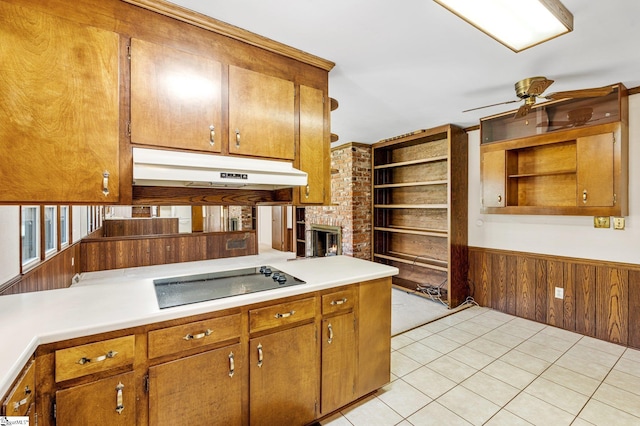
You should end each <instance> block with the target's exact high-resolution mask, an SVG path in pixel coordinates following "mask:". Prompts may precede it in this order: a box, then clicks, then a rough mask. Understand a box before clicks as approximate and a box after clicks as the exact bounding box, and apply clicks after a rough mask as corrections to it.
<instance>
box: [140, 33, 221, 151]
mask: <svg viewBox="0 0 640 426" xmlns="http://www.w3.org/2000/svg"><path fill="white" fill-rule="evenodd" d="M221 92H222V64H220V62H217V61H214V60H213V59H209V58H205V57H202V56H197V55H193V54H191V53H187V52H183V51H181V50H177V49H173V48H171V47H168V46H162V45H158V44H154V43H149V42H147V41H143V40H138V39H132V40H131V142H132V143H137V144H143V145H155V146H163V147H170V148H181V149H192V150H198V151H207V152H220V151H221V147H222V137H221V136H222V134H223V131H222V101H221V99H222V96H221Z"/></svg>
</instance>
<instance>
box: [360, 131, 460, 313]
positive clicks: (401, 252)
mask: <svg viewBox="0 0 640 426" xmlns="http://www.w3.org/2000/svg"><path fill="white" fill-rule="evenodd" d="M372 158H373V175H374V176H373V194H374V195H373V249H374V251H373V260H374V261H376V262H380V263H385V264H388V265H392V266H396V267H397V268H399V269H400V273H399V274H398V275H397V276H395V277H393V282H394V284H396V285H398V286H401V287H405V288H407V289H410V290H416V289H417V288H418V287H436V288H440V289H442V290H443V291H442V298H443V302H445V303H447V304H448V305H449V306H457V305H459V304H460V303H462V302H463V301H464V298H465V297H466V295H467V279H466V277H467V256H466V250H467V136H466V134H465V133H464V131H462V129H459V128H457V127H455V126H451V125H445V126H440V127H437V128H434V129H429V130H419V131H416V132H413V133H410V134H407V135H402V136H399V137H396V138H390V139H386V140H383V141H380V142H377V143H375V144H374V145H373V155H372Z"/></svg>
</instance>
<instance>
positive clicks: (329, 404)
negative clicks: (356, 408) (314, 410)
mask: <svg viewBox="0 0 640 426" xmlns="http://www.w3.org/2000/svg"><path fill="white" fill-rule="evenodd" d="M355 324H356V321H355V315H354V313H353V312H348V313H346V314H341V315H336V316H334V317H331V318H325V319H323V320H322V333H321V335H322V369H321V370H322V387H321V388H322V392H321V393H322V396H321V399H320V409H321V411H322V414H323V415H324V414H329V413H331V412H333V411H335V410H337V409H338V408H340V407H342V406H344V405H347V404H348V403H350V402H351V401H353V400H354V399H355V398H356V395H355V391H356V389H355V386H356V355H357V350H358V345H357V343H356V338H355V337H356V325H355Z"/></svg>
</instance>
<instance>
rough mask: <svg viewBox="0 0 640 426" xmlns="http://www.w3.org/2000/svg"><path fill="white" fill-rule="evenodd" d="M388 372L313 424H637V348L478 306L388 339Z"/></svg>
mask: <svg viewBox="0 0 640 426" xmlns="http://www.w3.org/2000/svg"><path fill="white" fill-rule="evenodd" d="M391 373H392V382H391V383H390V384H389V385H387V386H385V387H384V388H382V389H380V390H378V391H377V392H376V393H375V394H373V395H371V396H369V397H367V398H365V399H364V400H363V401H361V402H360V403H358V404H355V405H352V406H350V407H348V408H346V409H344V410H342V411H341V412H340V413H337V414H335V415H333V416H331V417H329V418H326V419H324V420H323V421H321V424H322V425H331V426H350V425H354V426H360V425H362V426H376V425H380V426H386V425H400V426H410V425H414V426H422V425H439V426H440V425H447V426H449V425H492V426H493V425H530V424H533V425H544V426H549V425H578V426H583V425H606V426H620V425H640V351H638V350H634V349H627V348H625V347H623V346H619V345H615V344H611V343H607V342H604V341H601V340H597V339H593V338H591V337H586V336H582V335H580V334H576V333H572V332H569V331H565V330H561V329H558V328H555V327H550V326H545V325H544V324H539V323H536V322H533V321H528V320H525V319H522V318H518V317H514V316H511V315H506V314H503V313H500V312H497V311H494V310H491V309H487V308H481V307H472V308H469V309H465V310H463V311H461V312H458V313H455V314H453V315H450V316H448V317H445V318H442V319H440V320H438V321H435V322H432V323H429V324H427V325H424V326H422V327H419V328H416V329H413V330H410V331H408V332H405V333H403V334H400V335H398V336H395V337H393V338H392V340H391Z"/></svg>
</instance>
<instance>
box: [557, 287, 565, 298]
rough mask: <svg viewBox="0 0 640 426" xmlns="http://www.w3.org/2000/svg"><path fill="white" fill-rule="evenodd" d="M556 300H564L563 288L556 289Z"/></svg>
mask: <svg viewBox="0 0 640 426" xmlns="http://www.w3.org/2000/svg"><path fill="white" fill-rule="evenodd" d="M556 299H564V288H562V287H556Z"/></svg>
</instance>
